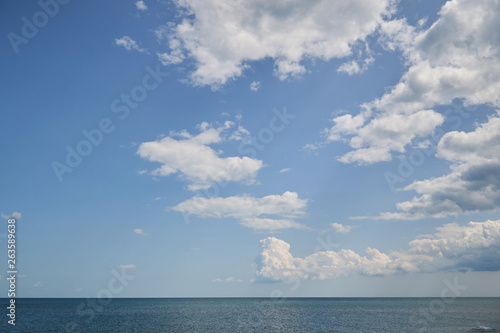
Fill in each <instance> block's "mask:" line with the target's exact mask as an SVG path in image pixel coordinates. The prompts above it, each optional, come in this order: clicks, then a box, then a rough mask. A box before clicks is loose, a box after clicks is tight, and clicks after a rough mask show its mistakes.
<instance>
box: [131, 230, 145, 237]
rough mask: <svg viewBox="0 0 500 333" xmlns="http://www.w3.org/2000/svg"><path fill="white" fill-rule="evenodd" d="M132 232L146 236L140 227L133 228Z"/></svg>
mask: <svg viewBox="0 0 500 333" xmlns="http://www.w3.org/2000/svg"><path fill="white" fill-rule="evenodd" d="M134 233H136V234H138V235H141V236H147V235H148V234H147V233H145V232H144V230H142V229H134Z"/></svg>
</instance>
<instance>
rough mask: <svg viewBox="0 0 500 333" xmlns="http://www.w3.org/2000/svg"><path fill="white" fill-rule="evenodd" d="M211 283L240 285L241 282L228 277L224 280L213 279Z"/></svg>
mask: <svg viewBox="0 0 500 333" xmlns="http://www.w3.org/2000/svg"><path fill="white" fill-rule="evenodd" d="M212 282H216V283H231V282H237V283H242V282H243V280H241V279H235V278H234V277H232V276H230V277H227V278H225V279H221V278H217V279H213V280H212Z"/></svg>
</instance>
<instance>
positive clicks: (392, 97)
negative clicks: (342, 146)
mask: <svg viewBox="0 0 500 333" xmlns="http://www.w3.org/2000/svg"><path fill="white" fill-rule="evenodd" d="M479 17H480V18H481V19H478V18H479ZM497 31H500V3H499V2H497V1H489V2H488V1H474V2H472V1H465V0H451V1H448V2H447V3H446V4H445V5H444V6H443V8H442V9H441V11H440V17H439V19H438V20H437V21H436V22H435V23H434V24H433V25H432V26H431V27H430V28H429V29H427V30H424V31H416V28H413V27H410V26H408V24H407V23H406V21H404V20H397V21H391V22H384V23H383V24H382V25H381V29H380V34H381V38H380V43H381V44H382V45H383V46H384V47H385V48H387V49H389V50H394V49H401V50H402V51H403V54H404V56H405V57H406V60H407V62H408V65H409V67H408V70H407V71H406V73H405V74H404V75H403V76H402V78H401V79H400V81H399V83H398V84H396V85H395V86H394V87H393V88H392V89H391V90H390V91H389V92H387V93H386V94H384V95H383V96H382V97H380V98H378V99H375V100H373V101H372V102H369V103H366V104H364V105H363V106H362V111H361V112H360V113H359V114H358V115H357V116H355V117H352V116H350V115H344V116H341V117H336V118H334V119H333V120H334V123H335V124H334V126H333V127H332V128H331V129H330V130H329V132H328V138H329V139H330V140H340V139H344V140H348V142H349V144H350V146H351V147H352V148H353V149H354V150H353V151H351V152H349V153H347V154H346V155H344V156H343V157H341V158H340V160H341V161H342V162H345V163H360V164H367V163H375V162H379V161H387V160H390V159H391V158H392V152H394V151H395V152H404V150H405V147H406V146H407V145H408V144H410V143H412V141H413V140H414V139H416V138H419V137H425V136H428V135H429V134H431V133H432V131H433V129H434V128H435V127H437V126H439V125H441V124H442V122H443V117H442V116H441V115H439V114H438V113H436V112H435V111H434V110H432V108H433V107H434V106H438V105H448V104H451V102H452V101H453V100H454V99H456V98H459V99H462V100H463V101H464V104H465V105H472V104H483V103H491V104H493V105H496V106H499V105H500V97H499V96H500V94H499V91H500V56H499V55H500V38H498V33H497ZM349 116H350V118H349ZM408 124H411V126H408Z"/></svg>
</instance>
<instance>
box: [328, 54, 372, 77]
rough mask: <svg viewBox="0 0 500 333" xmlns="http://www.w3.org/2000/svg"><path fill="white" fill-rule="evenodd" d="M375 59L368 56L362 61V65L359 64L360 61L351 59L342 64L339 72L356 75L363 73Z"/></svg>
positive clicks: (338, 69)
mask: <svg viewBox="0 0 500 333" xmlns="http://www.w3.org/2000/svg"><path fill="white" fill-rule="evenodd" d="M374 60H375V59H374V58H372V57H369V58H366V59H365V60H363V61H362V62H361V66H360V65H359V63H360V62H359V61H356V60H351V61H349V62H345V63H343V64H342V65H340V66H339V68H337V72H340V73H342V72H343V73H346V74H347V75H349V76H351V75H355V74H361V73H363V72H364V71H366V70H367V69H368V66H369V65H370V64H371V63H372V62H373V61H374Z"/></svg>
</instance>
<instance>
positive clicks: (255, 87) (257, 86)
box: [250, 81, 261, 91]
mask: <svg viewBox="0 0 500 333" xmlns="http://www.w3.org/2000/svg"><path fill="white" fill-rule="evenodd" d="M260 87H261V84H260V82H259V81H253V82H252V83H250V90H251V91H259V89H260Z"/></svg>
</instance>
